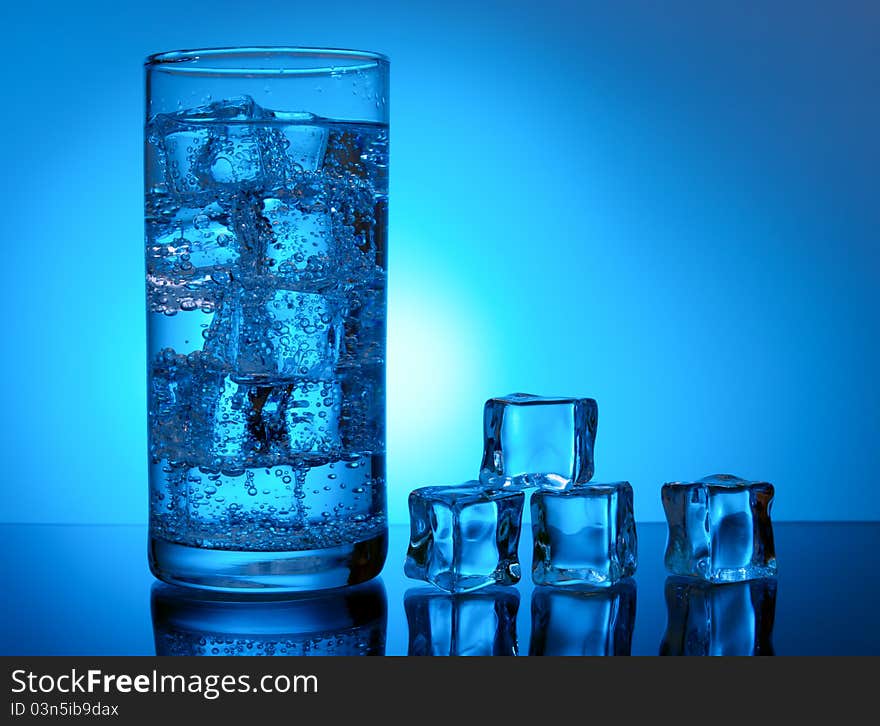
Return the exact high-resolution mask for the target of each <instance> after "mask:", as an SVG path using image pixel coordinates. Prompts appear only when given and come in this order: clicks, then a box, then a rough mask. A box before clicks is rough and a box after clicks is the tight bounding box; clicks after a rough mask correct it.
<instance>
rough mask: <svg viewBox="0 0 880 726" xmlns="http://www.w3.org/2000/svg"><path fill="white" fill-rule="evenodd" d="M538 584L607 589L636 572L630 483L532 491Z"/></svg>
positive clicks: (535, 578) (534, 572)
mask: <svg viewBox="0 0 880 726" xmlns="http://www.w3.org/2000/svg"><path fill="white" fill-rule="evenodd" d="M531 512H532V534H533V539H534V555H533V559H532V580H533V581H534V582H535V584H536V585H597V586H602V587H607V586H609V585H613V584H614V583H616V582H618V581H619V580H621V579H623V578H625V577H629V576H631V575H633V574H634V573H635V571H636V562H637V547H638V543H637V538H636V528H635V519H634V517H633V493H632V487H631V486H630V485H629V483H628V482H625V481H624V482H616V483H613V484H580V485H578V486H576V487H574V488H573V489H567V490H565V491H558V492H557V491H548V490H539V491H536V492H534V493H533V494H532V498H531Z"/></svg>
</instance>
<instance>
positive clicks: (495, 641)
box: [403, 587, 519, 656]
mask: <svg viewBox="0 0 880 726" xmlns="http://www.w3.org/2000/svg"><path fill="white" fill-rule="evenodd" d="M403 606H404V609H405V610H406V620H407V623H408V625H409V655H462V656H472V655H516V654H517V642H516V613H517V611H518V610H519V593H518V592H517V591H516V590H515V589H513V588H503V587H489V588H486V589H484V590H479V591H477V592H471V593H464V594H458V595H450V594H448V593H444V592H439V591H438V590H436V589H434V588H414V589H411V590H408V591H407V593H406V595H405V596H404V600H403Z"/></svg>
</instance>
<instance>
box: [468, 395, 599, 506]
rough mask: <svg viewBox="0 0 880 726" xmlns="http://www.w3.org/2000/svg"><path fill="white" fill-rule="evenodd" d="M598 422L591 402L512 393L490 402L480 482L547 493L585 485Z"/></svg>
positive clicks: (596, 411)
mask: <svg viewBox="0 0 880 726" xmlns="http://www.w3.org/2000/svg"><path fill="white" fill-rule="evenodd" d="M597 420H598V408H597V406H596V402H595V401H594V400H593V399H592V398H555V397H549V398H548V397H542V396H533V395H530V394H527V393H513V394H511V395H509V396H502V397H500V398H491V399H489V400H488V401H486V406H485V409H484V412H483V436H484V449H483V464H482V467H481V470H480V480H481V481H483V482H484V483H486V484H490V485H495V486H506V487H512V488H524V487H529V486H539V487H542V488H545V489H565V488H566V487H570V486H572V485H573V484H576V483H579V482H586V481H589V480H590V479H591V478H592V476H593V444H594V442H595V439H596V424H597Z"/></svg>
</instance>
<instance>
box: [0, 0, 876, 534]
mask: <svg viewBox="0 0 880 726" xmlns="http://www.w3.org/2000/svg"><path fill="white" fill-rule="evenodd" d="M771 5H773V7H768V6H767V4H761V5H759V6H755V7H752V8H749V9H742V8H739V7H734V6H733V5H729V6H728V5H724V6H721V5H718V4H705V5H704V4H700V3H685V4H683V5H681V6H677V7H675V8H670V7H668V6H667V5H666V4H655V3H649V2H637V3H631V4H628V5H627V7H626V8H622V7H620V6H619V4H617V3H602V2H574V1H573V0H551V2H544V3H541V4H540V5H538V4H535V3H527V2H525V1H524V0H518V1H515V2H502V0H489V1H488V2H485V3H480V4H478V5H475V4H473V3H470V2H464V0H450V1H449V2H445V3H440V4H437V3H407V2H403V0H389V1H387V2H385V3H380V4H376V3H373V4H369V5H366V4H364V3H363V2H355V1H354V0H338V2H337V3H335V4H334V6H333V11H332V14H331V13H328V10H327V8H326V6H322V5H316V4H302V3H296V4H276V5H272V6H271V7H270V6H266V7H265V8H263V9H262V10H261V11H255V10H254V8H253V7H252V6H246V5H242V4H241V3H233V2H231V0H212V1H211V2H208V1H207V0H196V1H195V2H191V3H185V4H182V3H179V2H171V1H170V0H155V2H152V3H150V4H149V5H139V4H133V5H115V6H112V7H111V6H109V5H107V4H106V3H102V2H96V1H95V0H84V1H83V2H81V3H77V4H76V5H75V6H74V5H70V4H63V3H60V2H52V1H51V0H50V2H48V3H39V4H36V3H32V4H21V3H19V4H16V5H15V7H14V9H12V10H10V11H9V13H8V15H9V17H8V18H7V23H6V26H7V29H8V30H9V32H8V33H7V36H8V37H7V38H6V40H5V50H6V57H7V59H8V60H9V63H8V64H7V69H6V73H5V76H4V82H5V91H6V94H7V98H9V99H14V100H13V107H14V109H15V111H14V112H10V113H7V114H5V115H4V117H3V119H2V120H0V124H2V125H3V129H2V138H3V139H4V141H5V145H4V162H5V164H6V173H5V174H4V175H3V178H2V180H0V193H2V195H3V199H4V204H5V208H6V210H7V213H6V214H5V215H4V216H3V223H2V231H3V236H4V239H5V240H6V242H7V244H6V246H5V259H6V264H7V271H8V274H7V276H6V299H7V301H9V303H10V305H9V306H8V307H7V315H6V318H5V321H4V322H5V336H6V340H7V350H6V353H5V355H3V356H2V358H0V375H2V377H3V380H5V381H7V382H8V383H9V385H8V386H7V390H6V400H5V405H4V406H3V411H4V413H3V418H2V420H0V429H2V434H3V436H2V441H3V447H4V448H3V453H4V454H5V458H6V460H7V462H9V461H20V462H22V463H21V466H20V467H19V466H16V467H13V468H11V469H8V470H7V484H6V487H7V490H8V491H14V496H5V497H3V498H2V499H0V520H5V521H63V522H83V521H95V522H144V521H145V520H146V510H147V479H146V477H147V468H146V460H147V457H146V416H145V409H146V395H145V380H144V379H145V358H146V356H145V333H144V317H145V313H144V292H143V273H144V263H143V232H142V221H141V220H142V186H141V185H142V181H141V168H142V137H141V133H142V132H141V125H142V121H143V79H142V69H141V66H140V64H141V61H142V58H143V57H144V56H146V55H147V54H148V53H150V52H153V51H159V50H166V49H172V48H179V47H200V46H217V45H236V44H239V45H240V44H249V43H254V42H259V43H262V44H291V43H300V44H308V45H331V46H349V47H355V48H366V49H376V50H380V51H383V52H385V53H387V54H388V55H389V56H390V57H391V68H392V90H391V109H392V118H391V130H392V131H391V136H392V145H391V148H392V160H391V170H392V172H391V173H392V176H391V221H390V229H391V232H390V258H389V259H390V278H389V279H390V282H389V284H390V287H389V300H390V308H389V312H388V316H389V331H390V336H389V365H388V381H389V387H388V390H389V401H388V450H389V459H388V471H389V494H390V516H391V519H392V521H396V522H404V521H406V520H405V518H406V494H407V493H408V492H409V490H410V489H412V488H413V487H415V486H418V485H424V484H450V483H455V482H459V481H464V480H466V479H470V478H473V477H474V476H476V474H477V471H478V467H479V462H480V454H481V451H480V446H481V415H480V412H481V410H482V405H483V401H484V400H485V399H487V398H489V397H490V396H493V395H498V394H504V393H507V392H509V391H513V390H527V391H533V392H536V393H546V394H564V395H581V396H591V397H593V398H595V399H597V401H598V402H599V409H600V415H599V430H598V438H597V442H596V446H597V448H596V475H595V478H596V479H597V480H600V481H608V480H617V479H627V480H629V481H631V482H632V483H633V487H634V490H635V498H636V501H635V511H636V516H637V517H638V518H639V519H640V520H644V521H651V520H655V521H659V520H662V517H663V515H662V510H661V504H660V497H659V486H660V484H661V483H662V482H663V481H668V480H671V479H694V478H697V477H699V476H702V475H703V474H704V473H706V472H709V471H725V470H733V471H737V472H740V473H741V474H742V475H743V476H746V477H750V478H758V477H760V478H762V479H766V480H768V481H770V482H772V483H774V484H775V485H776V490H777V493H778V495H777V500H778V501H777V504H776V509H775V510H774V516H775V518H776V519H777V520H799V519H877V518H880V489H878V487H877V486H876V484H875V482H874V479H875V473H876V471H877V469H878V463H880V462H878V453H877V451H878V449H877V446H876V442H877V440H878V439H880V417H878V416H877V411H878V410H880V387H878V386H877V385H876V371H877V369H878V357H880V356H878V353H880V349H878V346H880V342H878V341H880V316H878V313H877V310H878V306H877V304H876V299H875V298H876V272H877V269H878V266H880V246H878V245H877V243H876V236H877V230H878V228H880V207H878V205H877V204H876V170H877V169H878V168H880V144H878V136H877V133H876V129H877V127H878V123H880V97H878V94H877V93H876V88H877V87H878V86H880V67H878V64H877V63H876V62H875V61H876V30H875V29H876V22H877V19H878V13H880V9H878V7H877V5H876V4H873V5H872V4H870V3H857V4H856V3H854V4H847V6H846V7H838V6H832V5H830V4H825V5H824V6H822V4H809V5H801V6H798V8H797V9H796V11H792V10H791V9H790V8H788V7H785V6H786V4H784V3H779V4H771ZM328 15H332V17H328ZM47 18H51V22H47ZM12 59H18V61H19V62H18V63H16V64H15V65H12ZM13 351H15V352H13ZM829 491H831V492H833V495H832V496H826V495H827V494H828V493H829Z"/></svg>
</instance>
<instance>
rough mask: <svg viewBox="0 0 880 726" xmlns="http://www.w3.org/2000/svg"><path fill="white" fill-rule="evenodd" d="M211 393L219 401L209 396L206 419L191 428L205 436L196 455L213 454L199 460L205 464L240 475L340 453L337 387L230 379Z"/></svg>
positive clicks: (319, 460)
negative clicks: (248, 470) (247, 469)
mask: <svg viewBox="0 0 880 726" xmlns="http://www.w3.org/2000/svg"><path fill="white" fill-rule="evenodd" d="M213 393H214V395H215V396H216V398H214V399H213V400H211V399H210V398H208V400H207V401H206V402H205V403H206V404H207V405H206V410H205V411H204V412H201V413H203V414H204V415H205V419H204V421H198V420H197V421H196V422H194V426H193V428H194V430H195V431H196V435H198V432H199V431H201V432H202V433H203V434H204V439H203V440H201V441H197V442H196V443H195V444H194V447H193V448H194V450H195V451H196V455H198V452H207V453H209V457H208V459H207V460H205V461H200V462H198V463H200V464H201V465H202V466H205V467H207V468H209V469H211V470H215V471H228V470H232V471H238V470H240V469H242V468H244V467H268V466H273V465H275V464H281V463H289V462H290V461H292V460H298V461H304V460H308V461H310V462H311V463H318V462H324V461H327V460H328V459H330V458H332V457H333V456H334V455H335V454H336V453H337V452H338V450H339V431H338V425H337V420H338V416H337V415H336V411H338V410H339V405H340V404H339V399H340V395H339V384H338V383H334V382H308V381H302V382H297V383H287V384H280V385H273V386H263V385H249V384H242V383H239V382H238V381H235V380H233V379H232V378H231V377H229V376H227V377H225V378H224V379H223V381H222V385H221V387H220V388H219V390H218V391H216V392H213ZM209 395H210V394H209ZM322 414H324V415H322ZM199 424H202V425H201V426H199Z"/></svg>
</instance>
